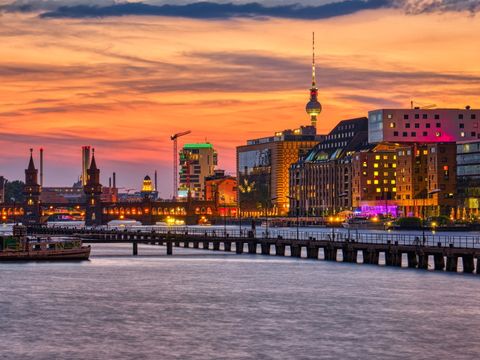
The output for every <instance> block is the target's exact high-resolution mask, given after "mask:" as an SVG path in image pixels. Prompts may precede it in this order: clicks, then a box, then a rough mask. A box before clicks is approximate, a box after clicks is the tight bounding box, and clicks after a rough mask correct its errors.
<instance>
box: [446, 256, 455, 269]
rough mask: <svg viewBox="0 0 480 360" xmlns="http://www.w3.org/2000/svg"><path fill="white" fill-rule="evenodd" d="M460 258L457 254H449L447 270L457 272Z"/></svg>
mask: <svg viewBox="0 0 480 360" xmlns="http://www.w3.org/2000/svg"><path fill="white" fill-rule="evenodd" d="M457 265H458V258H457V256H456V255H455V254H447V267H446V269H445V270H447V271H450V272H457Z"/></svg>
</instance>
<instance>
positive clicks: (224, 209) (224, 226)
mask: <svg viewBox="0 0 480 360" xmlns="http://www.w3.org/2000/svg"><path fill="white" fill-rule="evenodd" d="M221 199H222V201H223V237H227V201H226V200H225V195H222V197H221Z"/></svg>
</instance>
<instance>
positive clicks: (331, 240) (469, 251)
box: [27, 226, 480, 274]
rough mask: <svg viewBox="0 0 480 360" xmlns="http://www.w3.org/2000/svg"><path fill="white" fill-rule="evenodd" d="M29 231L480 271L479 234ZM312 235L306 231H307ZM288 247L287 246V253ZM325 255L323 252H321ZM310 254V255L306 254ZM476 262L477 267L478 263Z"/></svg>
mask: <svg viewBox="0 0 480 360" xmlns="http://www.w3.org/2000/svg"><path fill="white" fill-rule="evenodd" d="M27 231H28V233H29V234H30V235H34V236H39V235H48V236H72V237H75V238H78V239H81V240H83V242H85V243H90V244H101V243H114V244H119V243H131V244H132V251H133V255H137V254H138V244H150V245H164V246H166V251H167V255H172V254H173V247H174V246H176V247H180V246H183V247H184V248H190V247H192V248H195V249H200V248H201V249H205V250H207V249H208V250H214V251H220V250H223V251H227V252H230V251H235V252H236V253H237V254H242V253H244V252H248V253H249V254H262V255H275V256H291V257H296V258H302V259H303V258H306V259H311V260H319V259H323V260H325V261H343V262H347V263H359V260H360V256H359V255H360V254H361V255H362V256H361V258H363V262H362V263H363V264H373V265H379V259H380V256H381V255H383V256H384V258H385V265H386V266H392V267H409V268H416V269H429V262H431V263H432V264H431V265H432V268H433V269H434V270H437V271H448V272H457V271H458V264H459V259H462V263H463V272H465V273H476V274H480V237H474V236H462V237H453V236H444V237H441V236H440V237H439V236H436V237H433V236H428V237H426V239H425V242H423V241H422V242H420V241H419V238H418V237H416V236H412V235H410V236H405V235H399V236H398V235H388V234H381V235H379V234H369V233H360V234H356V236H355V237H354V236H352V237H350V235H347V234H344V233H339V234H334V233H333V234H329V233H317V236H319V237H316V238H315V237H312V236H308V238H299V237H295V236H290V237H284V236H282V235H278V236H277V237H276V238H270V237H264V238H257V237H255V234H254V233H253V232H252V231H248V232H233V233H232V232H225V233H223V234H220V235H217V234H216V233H215V231H214V230H207V231H202V230H198V229H184V230H183V231H172V230H168V229H161V230H150V231H144V232H142V231H127V230H125V231H120V230H108V229H89V228H81V229H77V228H71V227H70V228H69V227H45V226H29V227H28V230H27ZM307 235H308V234H307ZM286 250H289V251H288V252H287V251H286ZM322 253H323V256H320V255H321V254H322ZM305 255H306V256H305ZM475 263H476V266H475Z"/></svg>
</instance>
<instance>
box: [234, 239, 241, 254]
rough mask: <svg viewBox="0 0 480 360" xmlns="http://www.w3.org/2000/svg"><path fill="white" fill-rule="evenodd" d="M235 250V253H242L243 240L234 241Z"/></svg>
mask: <svg viewBox="0 0 480 360" xmlns="http://www.w3.org/2000/svg"><path fill="white" fill-rule="evenodd" d="M235 252H236V253H237V254H243V241H236V242H235Z"/></svg>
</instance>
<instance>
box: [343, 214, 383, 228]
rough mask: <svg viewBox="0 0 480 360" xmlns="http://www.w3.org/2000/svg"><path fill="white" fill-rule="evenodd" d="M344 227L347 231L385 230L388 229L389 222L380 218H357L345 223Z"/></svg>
mask: <svg viewBox="0 0 480 360" xmlns="http://www.w3.org/2000/svg"><path fill="white" fill-rule="evenodd" d="M342 226H343V227H344V228H345V229H352V230H384V229H385V228H388V222H385V221H383V220H380V219H379V218H378V217H376V216H375V217H362V216H355V217H351V218H350V219H348V220H347V221H345V222H344V223H343V224H342Z"/></svg>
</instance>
